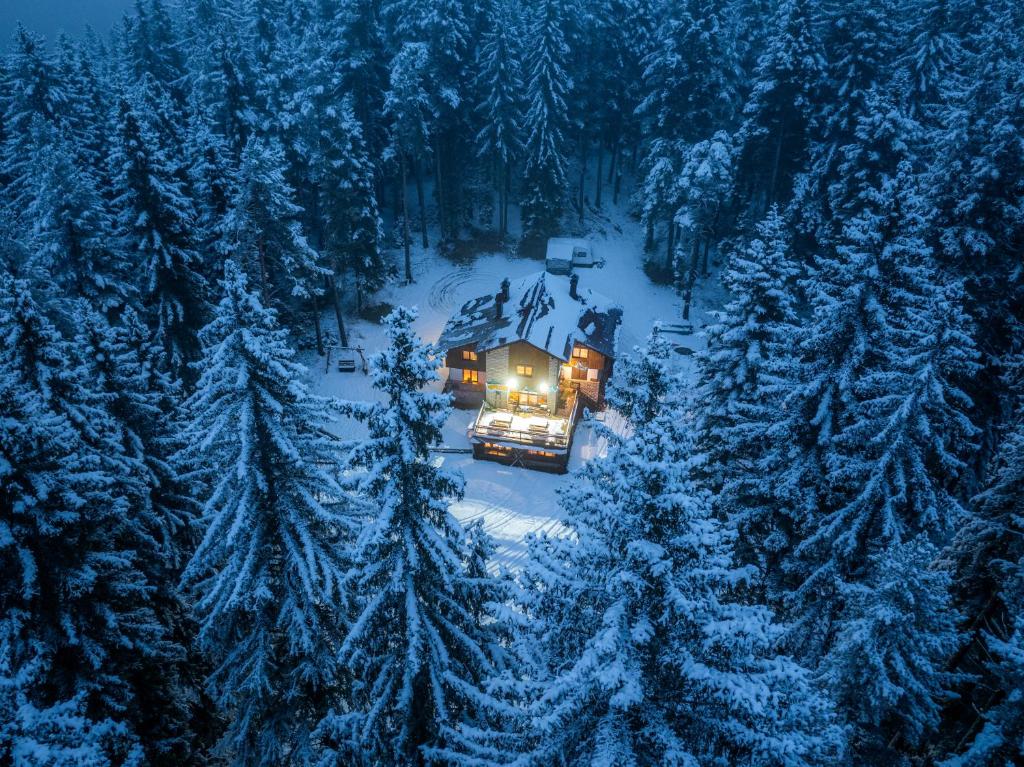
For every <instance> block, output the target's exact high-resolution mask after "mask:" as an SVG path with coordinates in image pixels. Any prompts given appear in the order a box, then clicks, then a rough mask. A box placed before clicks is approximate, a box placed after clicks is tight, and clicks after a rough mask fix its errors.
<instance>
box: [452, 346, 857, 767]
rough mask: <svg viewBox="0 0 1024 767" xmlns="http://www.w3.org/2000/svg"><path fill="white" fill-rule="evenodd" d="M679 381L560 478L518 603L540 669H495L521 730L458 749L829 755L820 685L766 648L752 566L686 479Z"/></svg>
mask: <svg viewBox="0 0 1024 767" xmlns="http://www.w3.org/2000/svg"><path fill="white" fill-rule="evenodd" d="M652 364H657V363H652ZM678 387H679V382H678V381H674V382H672V388H671V389H670V391H669V394H668V395H667V396H666V397H665V398H664V400H662V401H660V402H658V404H657V406H656V408H657V414H656V416H655V417H654V418H653V420H651V421H650V422H639V421H638V422H637V423H635V424H634V426H635V428H636V432H635V434H634V435H633V436H632V437H630V438H628V439H626V440H624V441H616V442H614V443H613V445H612V446H611V447H610V449H609V453H608V455H607V457H605V458H602V459H598V460H595V461H592V462H591V463H589V464H587V466H586V467H585V468H584V469H583V470H582V471H581V473H580V475H579V476H578V477H577V478H576V481H575V482H573V484H572V485H570V486H569V487H568V488H567V489H566V491H565V494H564V496H563V499H562V502H563V504H564V506H565V509H566V511H567V523H568V525H569V527H570V529H571V530H572V532H573V533H574V534H573V535H572V536H568V537H559V538H548V537H546V536H540V537H538V538H534V539H533V540H532V542H531V547H530V554H531V556H530V563H529V564H528V565H527V567H526V569H525V571H524V575H523V578H522V581H523V587H524V592H523V593H524V599H525V601H524V603H523V608H522V609H524V610H525V611H526V613H527V615H528V617H529V618H530V619H531V620H532V621H533V624H534V631H535V633H534V635H533V636H535V637H536V639H534V640H533V642H534V646H535V647H536V648H538V649H539V650H540V652H539V655H540V658H539V661H540V663H539V669H538V671H537V672H536V678H530V679H528V680H526V681H522V680H519V679H507V680H502V682H501V686H502V687H503V688H504V689H505V690H507V691H508V692H509V694H510V695H511V696H512V699H513V701H514V702H517V703H518V704H519V706H520V708H519V712H518V715H516V714H513V715H512V717H511V718H512V720H513V726H514V724H515V723H516V722H518V724H519V726H520V727H522V728H523V731H522V732H521V733H520V735H519V739H518V740H511V741H509V740H507V739H504V738H502V737H500V736H495V735H492V734H484V735H483V736H480V734H479V733H478V732H470V733H469V737H468V738H467V747H465V752H466V753H467V754H468V755H469V757H471V758H467V759H465V760H464V762H462V763H465V764H479V763H482V762H486V763H491V764H493V763H498V764H504V763H514V764H563V763H564V764H567V765H586V764H615V765H619V764H703V763H708V764H713V763H717V762H722V763H730V764H751V765H769V764H789V765H803V764H816V763H819V762H821V761H823V760H825V761H827V760H828V759H829V758H835V757H836V756H837V752H838V750H840V748H841V738H840V737H839V735H840V733H839V731H838V729H837V728H835V727H834V726H833V725H832V724H831V722H830V716H831V714H830V707H829V703H828V700H827V698H826V697H825V696H824V695H823V694H822V693H821V692H820V691H819V690H817V689H816V687H815V685H814V683H813V682H812V681H811V677H810V674H809V672H808V671H807V670H806V669H804V668H801V667H800V666H799V665H798V664H796V663H795V662H794V661H792V660H791V659H790V658H787V657H785V656H783V655H780V654H779V653H778V651H777V650H776V649H775V645H776V642H777V640H778V638H779V635H780V633H781V627H780V626H779V625H778V624H776V623H774V621H773V617H772V615H771V613H770V611H769V610H768V609H767V608H765V607H763V606H760V605H756V604H750V603H749V601H748V600H747V599H746V598H745V596H744V594H743V592H744V584H745V583H747V582H748V580H749V579H750V578H751V576H752V575H753V571H752V570H750V569H749V568H745V567H742V566H738V565H736V564H735V563H734V559H733V553H732V546H733V544H734V542H735V533H734V532H733V531H731V530H730V529H729V528H728V527H727V526H726V525H724V524H723V523H722V522H721V521H719V520H717V519H716V518H715V516H714V515H713V514H712V511H711V508H710V504H709V500H710V498H709V495H708V494H707V493H706V492H704V491H702V490H700V489H699V487H698V485H697V484H696V482H695V481H694V477H693V460H694V459H693V444H692V440H691V439H690V438H689V437H688V435H690V434H691V433H692V430H693V426H692V423H691V422H690V421H689V419H688V418H687V417H686V416H685V414H684V413H685V410H684V409H683V408H684V407H685V405H684V403H680V402H679V401H678ZM647 401H648V402H649V403H651V404H653V402H654V400H647ZM537 654H538V653H537V651H536V650H535V651H534V655H537ZM768 701H772V703H771V704H768V703H767V702H768ZM513 710H514V709H513ZM503 713H506V715H508V711H507V710H506V711H504V712H503ZM474 735H476V737H473V736H474ZM524 746H525V749H524ZM456 761H457V760H456ZM457 763H458V761H457Z"/></svg>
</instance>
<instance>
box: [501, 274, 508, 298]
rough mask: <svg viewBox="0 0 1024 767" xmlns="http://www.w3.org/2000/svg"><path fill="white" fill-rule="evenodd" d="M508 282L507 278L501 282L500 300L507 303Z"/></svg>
mask: <svg viewBox="0 0 1024 767" xmlns="http://www.w3.org/2000/svg"><path fill="white" fill-rule="evenodd" d="M508 291H509V282H508V277H506V278H505V279H503V280H502V281H501V300H502V302H507V301H508Z"/></svg>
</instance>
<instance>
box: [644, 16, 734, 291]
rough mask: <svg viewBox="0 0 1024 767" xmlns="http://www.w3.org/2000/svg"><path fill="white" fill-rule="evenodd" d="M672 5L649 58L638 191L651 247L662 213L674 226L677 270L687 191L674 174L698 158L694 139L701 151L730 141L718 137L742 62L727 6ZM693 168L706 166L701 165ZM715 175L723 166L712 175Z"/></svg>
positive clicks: (671, 252) (669, 255) (671, 240)
mask: <svg viewBox="0 0 1024 767" xmlns="http://www.w3.org/2000/svg"><path fill="white" fill-rule="evenodd" d="M668 11H669V14H670V15H669V17H668V18H667V20H666V22H665V23H664V25H663V31H662V32H661V34H660V36H659V39H658V41H657V43H656V44H655V45H654V47H653V49H652V50H651V52H650V53H649V54H648V55H647V57H646V58H645V59H644V73H643V83H644V94H645V95H644V98H643V100H642V101H641V102H640V105H639V106H638V107H637V114H638V115H639V116H640V118H641V120H642V121H643V124H644V129H645V133H646V137H647V139H648V141H649V142H650V143H649V144H648V151H647V152H646V154H645V156H644V160H643V165H642V167H641V172H642V173H643V176H644V180H643V181H642V182H641V183H640V184H639V185H638V190H637V194H638V197H639V199H640V200H642V201H643V206H644V219H645V224H646V226H647V232H648V235H647V236H648V246H653V240H654V218H653V215H654V214H655V211H657V212H659V213H660V214H661V215H662V216H663V217H664V218H663V220H664V221H665V222H666V224H667V225H668V238H667V240H668V246H667V250H666V264H667V266H668V269H667V270H666V271H667V272H671V271H672V269H673V268H674V266H673V263H672V261H673V259H674V258H675V256H676V253H675V247H674V246H675V243H676V231H677V226H676V214H677V213H678V211H679V207H680V206H681V205H682V204H683V201H684V200H685V196H686V191H685V190H683V189H680V188H679V187H680V185H679V184H678V183H672V181H673V180H674V179H673V175H675V176H676V177H678V174H679V173H681V172H682V170H683V167H684V165H685V164H686V162H687V158H688V157H690V156H691V152H690V145H692V144H696V143H697V142H707V143H706V144H705V146H704V147H703V148H702V149H698V150H697V154H705V155H707V154H710V153H709V152H708V151H707V150H708V149H709V148H711V147H709V145H710V144H723V143H724V144H725V145H729V144H730V143H731V142H729V141H725V142H722V141H717V140H712V139H711V137H712V136H713V134H715V133H716V131H717V130H719V129H731V125H730V124H729V123H730V122H731V119H732V117H733V113H734V112H735V109H736V101H737V99H736V66H737V61H736V51H735V49H734V47H732V44H731V43H730V42H729V41H728V37H729V36H728V34H725V33H724V31H723V30H724V28H725V24H724V21H723V13H724V12H723V9H722V8H720V7H719V6H718V4H716V3H714V2H711V0H686V2H683V3H680V4H678V6H673V7H671V8H670V9H668ZM730 162H731V161H730ZM694 168H695V169H699V168H700V166H699V164H696V165H694ZM716 174H717V169H716V170H715V171H714V172H713V173H712V174H709V175H716ZM690 175H691V177H692V175H693V174H692V173H691V174H690ZM729 183H730V185H731V179H729ZM695 247H696V245H695ZM682 271H684V272H685V271H686V267H684V269H683V270H682Z"/></svg>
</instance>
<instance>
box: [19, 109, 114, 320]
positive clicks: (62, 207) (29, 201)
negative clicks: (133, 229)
mask: <svg viewBox="0 0 1024 767" xmlns="http://www.w3.org/2000/svg"><path fill="white" fill-rule="evenodd" d="M32 131H33V132H34V133H36V134H37V135H38V138H37V139H36V142H35V144H36V147H37V151H35V152H33V155H34V157H33V161H32V163H31V165H30V168H31V172H32V176H33V184H32V186H31V188H30V190H29V191H28V192H27V193H26V195H25V197H26V199H25V203H26V206H27V207H26V210H25V218H26V220H27V221H31V222H32V234H31V236H30V237H29V238H28V239H29V242H30V243H31V247H32V250H33V259H32V261H33V264H32V267H33V268H34V269H38V270H40V272H41V273H42V274H44V275H46V276H47V277H48V278H49V279H52V280H53V282H54V283H55V287H56V289H57V292H58V293H59V294H60V295H61V297H63V298H73V299H74V298H85V299H88V300H89V301H90V302H91V303H92V305H93V306H95V307H96V308H98V309H100V310H102V311H112V310H116V309H118V308H119V307H121V306H123V305H124V304H125V302H126V301H127V300H128V299H129V298H130V297H131V296H132V295H133V293H134V290H133V288H132V287H131V285H130V282H129V275H128V268H127V263H126V258H125V254H124V253H123V252H122V250H121V244H120V243H119V242H118V241H117V238H116V236H115V232H116V227H115V220H114V216H113V214H112V211H111V206H110V202H109V200H108V199H105V198H104V196H103V190H101V188H100V183H101V181H102V178H99V177H98V176H97V173H96V171H95V169H94V168H92V167H90V166H88V165H86V164H85V163H84V162H83V161H82V160H80V159H78V158H76V154H77V152H76V148H75V144H73V143H72V142H71V141H69V140H68V139H67V138H65V137H64V136H62V135H60V133H59V132H58V130H57V129H56V128H54V127H53V126H52V125H50V124H48V123H46V122H45V121H43V120H42V119H41V118H37V119H35V120H34V121H33V124H32ZM44 136H47V137H46V138H44Z"/></svg>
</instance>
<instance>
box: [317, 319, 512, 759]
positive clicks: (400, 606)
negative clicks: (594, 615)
mask: <svg viewBox="0 0 1024 767" xmlns="http://www.w3.org/2000/svg"><path fill="white" fill-rule="evenodd" d="M414 319H415V314H414V313H413V312H412V311H410V310H408V309H404V308H401V307H400V308H398V309H396V310H395V311H394V312H392V313H391V315H389V317H388V318H387V319H386V321H385V325H386V331H387V335H388V340H389V341H390V345H389V347H388V348H387V349H386V350H384V351H381V352H379V353H378V354H377V355H375V356H374V358H373V363H372V364H373V371H372V376H373V383H374V387H375V388H376V389H377V390H379V391H380V392H381V393H382V394H383V395H384V400H383V401H382V402H377V403H373V404H362V403H348V404H347V405H346V406H345V408H346V410H347V412H348V413H350V414H351V415H352V416H353V417H355V418H357V419H358V420H359V421H362V422H363V423H365V424H366V426H367V428H368V429H369V436H368V437H367V438H366V439H365V440H360V441H357V442H355V443H354V444H353V445H352V448H351V453H350V454H349V456H348V460H347V464H346V465H347V466H348V467H350V468H351V469H352V470H353V471H356V472H358V473H357V474H355V475H354V477H355V479H354V481H355V485H356V490H357V492H358V493H359V495H360V496H361V497H362V498H363V499H365V500H366V502H367V503H368V504H369V505H370V506H371V507H372V508H374V509H375V513H374V515H373V517H371V518H369V519H368V520H367V522H366V525H365V527H364V528H363V530H362V532H361V533H360V534H359V537H358V540H357V541H356V544H355V549H354V553H353V561H354V569H353V571H352V573H351V574H350V576H349V580H350V584H351V588H352V590H353V593H354V596H355V600H356V612H355V619H354V620H353V621H352V624H351V628H350V630H349V632H348V636H347V637H346V638H345V640H344V642H343V643H342V644H341V646H340V649H339V657H340V659H341V660H342V661H343V662H344V663H346V664H347V665H348V666H349V668H351V669H352V672H353V674H354V676H355V685H354V692H353V694H354V705H353V706H352V707H351V708H348V709H346V708H341V707H339V708H338V709H337V710H336V711H335V712H334V713H333V714H332V716H331V717H329V718H328V719H327V720H326V721H325V722H324V725H323V732H324V733H325V737H326V738H327V740H328V741H329V742H332V743H333V744H334V745H333V749H332V754H331V759H330V761H329V763H331V764H339V765H340V764H350V763H352V762H353V761H356V762H358V760H359V759H363V760H366V761H369V762H371V763H374V762H384V763H396V764H419V763H422V759H423V756H422V753H423V752H422V749H424V748H425V747H427V746H433V747H443V746H444V745H445V737H444V735H443V731H444V728H445V727H446V726H452V725H454V724H456V723H458V722H460V721H467V722H473V721H474V720H475V719H476V718H477V717H478V716H480V701H479V695H478V693H477V691H476V688H477V685H478V684H480V683H481V682H482V680H483V679H484V678H486V677H487V676H489V675H490V674H492V673H494V672H495V669H496V667H497V665H498V664H499V663H500V661H501V650H500V648H499V647H498V643H497V636H496V633H495V628H494V627H493V626H491V625H488V623H487V621H485V620H483V619H482V617H481V612H482V610H483V607H484V605H485V603H486V601H487V600H488V598H489V597H490V588H491V586H490V579H487V578H480V577H479V574H478V573H477V574H474V572H473V569H471V563H472V562H473V561H474V560H475V559H476V557H475V556H473V553H474V552H473V551H472V550H471V549H470V548H469V546H468V545H467V537H466V533H465V531H464V530H463V529H462V527H461V526H460V525H459V523H458V522H457V521H456V520H455V518H454V517H453V516H452V515H451V512H450V511H449V506H450V504H451V503H452V502H453V501H455V500H457V499H458V498H460V497H461V495H462V478H461V477H460V476H459V475H456V474H453V473H451V472H449V471H446V470H444V469H441V468H438V467H436V466H435V465H434V464H433V463H432V462H431V460H430V448H431V447H433V446H434V445H437V444H438V443H440V441H441V427H442V425H443V424H444V422H445V419H446V418H447V416H448V413H449V409H450V402H449V398H448V396H447V395H441V394H437V393H436V392H429V391H422V389H423V387H424V386H426V385H427V384H429V383H430V382H431V381H433V380H436V377H437V373H436V368H437V362H436V361H435V360H434V359H433V356H432V350H431V349H430V347H428V346H426V345H424V344H423V343H422V342H421V341H420V340H419V339H418V338H417V337H416V335H415V332H414V331H413V329H412V322H413V320H414Z"/></svg>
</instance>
